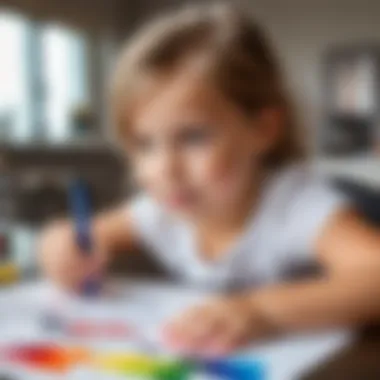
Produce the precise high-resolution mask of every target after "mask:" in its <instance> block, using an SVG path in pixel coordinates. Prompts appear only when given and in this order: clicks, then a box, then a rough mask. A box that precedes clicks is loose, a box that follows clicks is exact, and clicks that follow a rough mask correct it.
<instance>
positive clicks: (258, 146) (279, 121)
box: [254, 107, 284, 155]
mask: <svg viewBox="0 0 380 380" xmlns="http://www.w3.org/2000/svg"><path fill="white" fill-rule="evenodd" d="M283 125H284V112H283V111H282V110H281V109H280V108H279V107H271V108H265V109H263V110H261V111H260V113H259V114H258V115H257V116H256V118H255V121H254V130H255V136H254V139H255V142H254V146H255V153H256V154H259V155H262V154H265V153H267V152H268V151H270V150H271V149H273V147H274V146H275V145H276V144H277V142H278V141H279V140H280V139H281V135H282V133H283Z"/></svg>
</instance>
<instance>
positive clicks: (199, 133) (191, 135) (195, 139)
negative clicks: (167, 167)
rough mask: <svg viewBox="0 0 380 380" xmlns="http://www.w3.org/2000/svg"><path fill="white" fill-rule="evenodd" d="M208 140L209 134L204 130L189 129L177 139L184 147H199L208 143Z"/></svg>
mask: <svg viewBox="0 0 380 380" xmlns="http://www.w3.org/2000/svg"><path fill="white" fill-rule="evenodd" d="M210 138H211V133H210V131H208V130H206V129H205V128H189V129H187V130H185V131H183V132H182V133H181V135H180V138H179V139H180V141H181V143H183V144H185V145H201V144H204V143H206V142H208V141H209V140H210Z"/></svg>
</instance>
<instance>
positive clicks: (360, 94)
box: [321, 44, 380, 156]
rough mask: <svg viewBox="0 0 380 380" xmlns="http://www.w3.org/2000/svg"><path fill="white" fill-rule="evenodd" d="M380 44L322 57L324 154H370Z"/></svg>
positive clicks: (378, 88) (379, 87) (339, 50)
mask: <svg viewBox="0 0 380 380" xmlns="http://www.w3.org/2000/svg"><path fill="white" fill-rule="evenodd" d="M379 94H380V45H379V46H377V45H370V44H367V45H365V44H361V45H358V46H350V47H339V48H332V49H330V50H329V51H328V52H327V54H326V55H325V58H324V80H323V99H324V104H323V108H324V118H323V121H324V123H323V134H322V144H321V145H322V151H323V153H324V154H325V155H333V156H336V155H340V156H342V155H343V156H352V155H359V154H366V155H367V154H369V153H371V152H372V151H373V150H374V149H375V146H376V141H377V138H378V136H379V131H378V128H379V127H378V121H379V103H380V96H379Z"/></svg>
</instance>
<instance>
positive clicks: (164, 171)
mask: <svg viewBox="0 0 380 380" xmlns="http://www.w3.org/2000/svg"><path fill="white" fill-rule="evenodd" d="M156 164H157V165H156V168H157V173H156V174H157V176H159V177H160V178H161V179H173V178H177V177H178V176H179V175H181V171H182V170H181V167H182V163H181V158H180V157H179V155H178V154H177V152H176V151H174V150H169V149H168V150H163V151H162V152H161V153H160V157H158V158H157V162H156Z"/></svg>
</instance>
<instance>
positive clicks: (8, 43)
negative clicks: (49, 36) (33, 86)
mask: <svg viewBox="0 0 380 380" xmlns="http://www.w3.org/2000/svg"><path fill="white" fill-rule="evenodd" d="M28 27H29V25H28V23H27V21H26V20H25V19H24V18H22V17H19V16H15V15H10V14H0V51H1V60H0V84H1V85H0V139H1V140H3V139H8V138H15V139H18V140H23V139H26V138H28V135H29V133H30V132H31V131H30V121H31V104H30V97H29V94H28V67H27V40H28Z"/></svg>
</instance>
